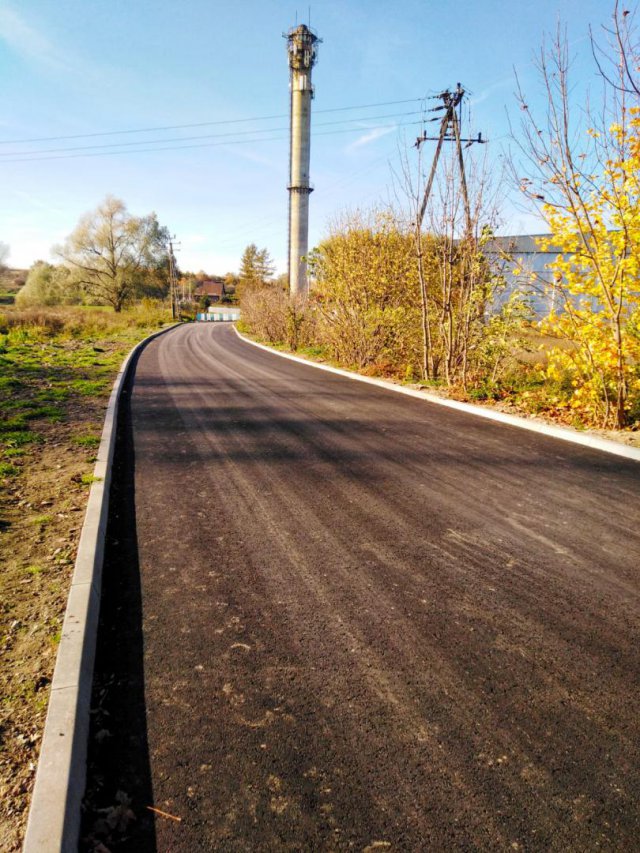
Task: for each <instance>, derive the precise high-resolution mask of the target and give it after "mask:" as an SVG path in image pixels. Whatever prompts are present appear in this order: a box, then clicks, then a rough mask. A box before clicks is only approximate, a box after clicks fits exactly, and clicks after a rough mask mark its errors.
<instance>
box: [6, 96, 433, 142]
mask: <svg viewBox="0 0 640 853" xmlns="http://www.w3.org/2000/svg"><path fill="white" fill-rule="evenodd" d="M423 100H424V98H405V99H404V100H401V101H379V102H378V103H376V104H354V105H352V106H349V107H332V108H330V109H324V110H314V112H315V113H316V114H317V113H339V112H346V111H348V110H365V109H371V108H373V107H390V106H395V105H397V104H412V103H416V102H418V101H423ZM288 117H289V116H288V113H280V114H278V115H271V116H253V117H252V118H233V119H219V120H217V121H201V122H195V123H192V124H168V125H164V126H156V127H139V128H134V129H127V130H104V131H97V132H94V133H74V134H67V135H65V136H39V137H33V138H31V139H1V140H0V145H22V144H25V143H29V142H59V141H61V140H63V139H89V138H93V137H96V136H118V135H124V134H130V133H154V132H156V131H161V130H187V129H189V128H194V127H213V126H214V125H222V124H242V123H243V122H251V121H271V120H274V119H279V118H288Z"/></svg>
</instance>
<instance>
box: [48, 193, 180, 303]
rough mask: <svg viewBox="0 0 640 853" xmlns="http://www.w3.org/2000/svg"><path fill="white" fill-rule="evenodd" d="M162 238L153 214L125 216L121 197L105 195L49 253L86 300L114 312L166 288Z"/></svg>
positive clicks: (162, 231) (164, 235)
mask: <svg viewBox="0 0 640 853" xmlns="http://www.w3.org/2000/svg"><path fill="white" fill-rule="evenodd" d="M168 237H169V235H168V231H167V229H166V228H163V227H162V226H160V224H159V223H158V219H157V217H156V214H155V213H150V214H149V215H148V216H142V217H136V216H131V214H130V213H129V212H128V210H127V208H126V205H125V204H124V202H123V201H121V200H120V199H117V198H114V197H113V196H107V198H106V199H105V200H104V201H103V202H102V204H101V205H99V206H98V208H97V209H96V210H95V211H93V212H91V213H88V214H86V215H85V216H83V217H82V219H81V220H80V222H79V223H78V226H77V227H76V229H75V230H74V231H73V233H72V234H70V235H69V237H68V238H67V240H66V241H65V243H64V245H63V246H62V247H59V248H57V249H56V250H55V251H56V253H57V254H58V256H59V257H61V258H62V259H63V261H64V262H65V263H66V264H67V265H68V266H69V267H70V268H71V269H72V270H73V271H74V272H75V273H76V277H77V280H78V282H79V283H80V284H81V285H82V287H83V288H84V290H85V292H86V293H87V294H88V295H89V296H90V297H91V298H93V299H97V300H98V301H100V302H101V303H104V304H107V305H111V306H113V309H114V311H116V312H119V311H121V310H122V309H123V307H124V306H125V304H126V303H127V302H129V301H131V300H132V299H133V298H134V297H135V296H136V295H139V294H144V293H145V291H147V292H148V291H149V290H151V291H155V292H157V291H158V288H159V287H160V289H162V290H164V292H166V252H167V243H168Z"/></svg>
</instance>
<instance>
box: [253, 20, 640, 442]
mask: <svg viewBox="0 0 640 853" xmlns="http://www.w3.org/2000/svg"><path fill="white" fill-rule="evenodd" d="M636 36H637V33H634V30H633V15H632V14H630V13H628V12H627V11H623V10H622V7H620V6H619V5H618V4H617V3H616V4H615V6H614V16H613V24H612V26H610V27H607V28H605V30H604V35H603V41H602V43H600V42H599V41H598V40H597V39H596V38H595V37H593V36H592V49H593V54H594V60H595V65H596V68H595V70H596V71H597V72H598V74H599V78H598V79H599V88H598V90H597V91H593V92H591V93H590V98H589V107H588V109H587V110H586V111H585V110H584V109H583V108H582V107H580V109H578V108H577V107H576V106H575V105H574V104H573V103H572V99H571V92H572V85H573V81H572V79H571V69H570V62H569V55H568V46H567V42H566V38H565V36H564V34H563V32H562V30H559V31H558V32H557V33H556V35H555V37H554V38H553V39H552V40H551V41H550V42H549V43H547V44H545V45H543V47H542V49H541V51H540V54H539V57H538V70H539V81H540V85H541V86H542V89H543V91H544V93H545V95H546V100H547V101H548V103H549V110H548V112H547V114H546V115H545V116H533V115H531V112H530V110H529V106H528V103H527V99H526V93H524V92H522V91H521V92H520V93H519V97H518V104H517V106H518V107H519V110H518V112H519V115H521V116H522V122H521V124H520V126H519V127H514V128H513V130H512V135H513V139H512V151H511V155H510V162H509V171H510V173H511V184H512V186H513V187H515V188H518V189H519V190H520V191H521V194H522V197H523V198H524V199H525V200H526V201H527V202H528V203H529V205H530V207H535V208H536V209H537V210H538V212H539V214H540V215H541V217H542V219H543V220H544V221H545V222H546V224H547V229H548V237H546V238H544V239H541V240H539V242H538V248H539V250H540V251H546V250H553V251H554V252H555V251H558V254H557V255H556V256H555V258H554V260H553V261H552V262H551V263H550V264H548V265H547V269H546V270H545V271H544V273H543V274H540V273H535V274H534V273H532V272H530V271H528V270H527V269H526V265H523V264H521V263H520V261H519V259H518V258H517V257H516V256H515V255H513V256H512V255H511V254H510V252H509V247H502V248H501V250H500V252H498V253H496V248H495V247H496V241H495V239H494V234H495V232H496V229H497V227H498V226H499V224H500V198H499V196H498V194H497V193H496V191H495V189H494V188H495V187H496V186H499V185H500V184H501V183H503V182H504V176H503V175H496V174H495V173H493V174H492V173H491V172H490V171H489V170H488V167H487V164H486V162H484V163H483V162H482V161H479V160H474V157H473V154H472V152H469V153H467V152H465V158H466V162H467V177H466V181H465V180H461V175H460V174H459V169H458V166H459V163H458V162H457V161H456V154H455V152H454V153H452V155H451V157H450V158H449V159H447V157H446V156H444V155H443V157H442V160H441V163H442V164H443V166H442V168H441V169H440V172H439V173H438V176H437V178H436V181H435V184H434V185H433V187H432V185H431V183H430V182H425V174H424V169H423V164H422V163H421V162H420V153H419V154H418V158H417V162H416V161H415V159H414V161H413V162H412V161H411V159H410V157H411V156H413V155H410V154H409V153H407V154H405V155H403V156H401V158H400V165H399V168H398V172H399V174H400V177H399V180H398V188H397V189H399V192H397V195H398V197H399V198H400V199H401V200H400V202H399V203H398V204H397V205H396V206H395V208H394V209H379V208H378V209H374V210H369V211H353V212H351V213H347V214H345V215H343V216H342V217H340V218H339V219H338V220H336V221H335V222H334V223H333V224H332V226H331V228H330V231H329V234H328V235H327V236H326V237H325V238H324V239H323V240H322V242H321V243H320V244H319V246H317V247H316V249H315V250H314V251H313V252H312V253H311V255H310V257H309V259H308V261H309V269H310V272H311V278H312V280H311V293H310V298H309V300H308V302H307V303H305V304H302V303H296V302H292V301H291V300H290V299H288V297H287V296H286V293H284V292H283V291H282V289H281V287H280V286H279V284H278V283H276V282H273V281H271V280H269V278H268V277H264V278H263V283H262V285H261V286H255V285H254V286H253V287H252V288H251V289H249V290H247V291H245V292H244V293H243V294H242V300H241V302H242V309H243V320H242V324H243V326H242V327H243V328H244V330H245V331H248V332H249V333H251V334H253V335H255V336H256V337H257V338H259V339H262V340H264V341H267V342H270V343H272V344H276V345H280V346H286V347H288V348H290V349H294V350H301V351H303V352H307V353H311V354H313V355H314V356H315V357H319V358H323V359H327V360H329V361H331V362H333V363H335V364H337V365H340V366H343V367H347V368H351V369H355V370H359V371H362V372H365V373H368V374H372V375H381V376H389V377H393V378H396V379H400V380H404V381H408V382H412V383H418V384H421V385H424V386H430V387H435V388H440V389H445V390H446V393H448V394H450V395H452V396H456V397H459V398H462V399H472V400H479V401H483V400H486V401H490V402H493V403H494V404H496V403H497V404H501V405H503V406H506V407H508V408H513V409H515V410H519V411H523V412H527V413H533V414H540V415H544V416H546V417H549V418H552V419H554V420H558V421H561V422H563V423H567V424H571V425H573V426H575V427H579V428H587V427H588V428H600V429H606V430H620V429H623V428H627V429H629V428H630V429H637V428H638V426H639V425H640V282H639V279H640V142H639V140H640V78H639V77H638V68H640V50H639V49H638V42H637V37H636ZM451 150H452V151H453V146H452V147H451ZM425 184H426V186H427V187H428V188H425ZM432 189H433V191H431V190H432ZM496 254H497V255H498V257H496ZM514 280H517V282H518V284H517V286H515V287H514V285H513V283H514ZM534 295H535V296H537V297H538V311H537V313H534V311H533V297H534ZM541 296H542V304H543V305H544V309H543V310H542V311H540V308H539V305H540V297H541Z"/></svg>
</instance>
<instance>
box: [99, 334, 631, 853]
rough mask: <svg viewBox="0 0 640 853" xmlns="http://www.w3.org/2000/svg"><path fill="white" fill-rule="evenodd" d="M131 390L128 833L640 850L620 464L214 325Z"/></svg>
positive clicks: (115, 735)
mask: <svg viewBox="0 0 640 853" xmlns="http://www.w3.org/2000/svg"><path fill="white" fill-rule="evenodd" d="M130 416H131V441H132V445H131V455H130V460H129V461H130V464H129V465H128V466H127V465H125V466H124V469H125V470H126V472H128V473H126V476H128V477H129V478H130V481H129V486H128V487H127V489H126V490H125V489H124V487H122V489H123V491H122V493H121V500H122V503H121V504H119V506H120V514H121V516H122V517H123V518H125V517H126V519H128V520H129V522H130V523H134V524H135V527H134V528H133V529H134V533H133V534H131V535H130V537H129V538H130V540H131V541H130V543H129V547H130V549H131V548H132V547H133V548H134V549H135V553H129V556H125V557H123V556H122V554H120V555H119V551H118V548H119V547H122V546H121V543H120V541H119V540H118V539H116V538H114V534H112V536H111V544H110V554H108V555H107V568H108V570H109V571H108V572H107V574H106V576H105V577H106V580H105V583H106V584H107V585H108V584H112V585H113V584H116V585H117V584H120V592H119V593H118V596H122V597H121V598H118V600H119V601H120V605H118V607H116V606H115V605H113V604H112V609H113V613H117V618H116V617H114V618H115V619H116V621H115V622H114V624H115V625H117V626H118V629H117V630H118V631H119V632H120V633H121V635H122V636H124V637H125V638H129V639H126V641H125V645H126V646H127V648H129V647H131V648H133V647H134V646H135V645H136V642H137V641H135V638H136V637H137V638H138V640H139V650H140V660H139V661H138V663H137V664H136V663H135V661H134V663H133V664H132V663H131V661H128V662H127V651H126V649H125V650H124V651H123V652H122V654H118V655H117V657H118V660H117V661H114V660H111V661H109V662H108V664H107V668H108V669H109V668H112V669H113V673H112V674H111V675H109V678H110V679H111V681H110V682H109V683H114V681H115V683H116V684H119V685H120V686H121V689H122V691H123V692H122V694H121V697H120V704H119V707H120V712H119V713H120V715H121V716H120V725H121V726H123V725H124V726H125V727H127V731H126V732H123V731H112V732H110V735H111V738H110V740H109V741H108V743H109V746H108V749H109V752H110V754H111V756H112V759H113V757H114V756H115V760H116V761H119V760H122V761H123V762H124V763H126V753H127V752H129V753H131V752H132V751H133V752H136V750H138V752H140V753H141V752H144V751H145V749H146V748H148V753H146V752H145V762H147V760H148V778H147V779H146V780H142V779H138V782H139V787H138V790H130V791H128V793H129V794H130V795H131V796H132V797H133V800H134V802H133V809H134V811H135V812H136V814H137V815H138V816H139V818H140V817H141V816H142V815H143V814H146V815H147V818H148V817H149V816H150V814H151V813H150V812H148V811H146V810H145V806H146V805H147V804H152V805H154V806H155V807H156V808H159V809H161V810H163V811H165V812H168V813H170V814H172V815H174V816H178V817H181V818H182V820H181V821H180V822H177V821H174V820H171V819H169V818H164V817H161V816H158V817H157V818H156V820H155V828H153V827H151V826H150V825H149V824H148V823H147V825H148V831H147V834H146V835H144V832H143V831H142V827H143V826H144V825H145V822H144V820H142V821H139V827H138V829H137V830H135V829H134V830H132V832H133V833H134V837H135V838H137V840H134V841H133V842H129V843H130V844H131V845H132V846H131V847H130V849H135V850H143V849H144V850H147V849H155V848H156V847H157V849H158V850H160V851H172V853H173V851H185V853H186V851H199V850H222V851H262V850H264V851H271V850H274V851H275V850H352V849H353V850H360V851H362V850H385V849H387V850H433V851H440V850H443V851H449V850H525V851H526V850H540V851H543V850H544V851H547V850H558V851H560V850H562V851H565V850H576V851H577V850H580V851H586V850H589V851H590V850H609V851H610V850H616V851H618V850H619V851H629V850H638V849H640V841H639V839H640V801H639V797H640V715H639V710H638V704H639V701H638V700H639V697H640V693H639V674H640V666H639V662H640V653H639V640H640V636H639V635H640V618H639V617H640V595H639V592H640V528H639V522H640V465H639V464H638V463H634V462H631V461H626V460H623V459H621V458H619V457H615V456H610V455H607V454H605V453H601V452H596V451H593V450H589V449H586V448H581V447H578V446H575V445H571V444H568V443H566V442H562V441H558V440H555V439H551V438H547V437H544V436H541V435H538V434H535V433H531V432H528V431H525V430H520V429H517V428H514V427H508V426H503V425H501V424H496V423H492V422H489V421H486V420H484V419H480V418H475V417H473V416H470V415H465V414H462V413H458V412H455V411H452V410H450V409H446V408H443V407H440V406H437V405H433V404H429V403H427V402H423V401H420V400H415V399H411V398H407V397H403V396H401V395H399V394H395V393H393V392H391V391H385V390H381V389H378V388H375V387H372V386H368V385H364V384H362V383H358V382H354V381H352V380H349V379H345V378H342V377H339V376H335V375H331V374H328V373H326V372H323V371H319V370H316V369H314V368H313V367H307V366H303V365H298V364H295V363H293V362H291V361H287V360H285V359H282V358H280V357H278V356H277V355H273V354H270V353H266V352H264V351H261V350H258V349H256V348H255V347H252V346H250V345H248V344H246V343H245V342H243V341H241V340H240V339H239V338H238V337H237V336H236V335H235V333H234V331H233V330H232V329H231V328H230V327H229V326H222V325H214V324H200V325H191V326H185V327H181V328H178V329H176V330H175V331H172V332H170V333H168V334H166V335H164V336H163V337H160V338H158V339H156V340H155V341H153V342H152V343H150V344H149V345H148V346H147V347H146V349H145V350H144V351H143V353H142V356H141V357H140V359H139V362H138V364H137V368H136V372H135V378H134V381H133V385H132V395H131V409H130ZM131 465H134V466H135V476H134V474H133V469H132V467H131ZM123 476H125V475H123ZM133 487H135V491H133ZM125 491H126V495H125V494H124V492H125ZM127 495H128V497H127ZM126 500H129V501H130V502H131V506H130V510H131V512H133V510H134V509H135V517H134V518H133V519H132V518H131V517H130V515H131V513H130V512H129V510H127V507H126ZM116 514H118V513H116ZM123 538H126V536H124V537H123ZM136 545H137V547H136ZM138 567H139V577H138ZM107 596H108V591H107ZM113 596H114V594H113V593H112V597H113ZM127 596H128V597H129V598H127ZM128 600H131V601H138V602H139V608H138V611H136V607H131V608H130V607H127V606H122V602H125V603H126V602H127V601H128ZM119 608H120V609H119ZM136 612H139V616H140V622H139V624H137V625H133V626H132V625H131V624H129V625H128V627H127V621H129V623H130V622H131V619H132V618H134V617H132V614H135V613H136ZM112 616H113V614H112ZM135 618H137V617H135ZM118 620H119V621H118ZM127 632H129V633H127ZM132 637H133V638H134V639H131V638H132ZM127 667H129V669H128V670H127ZM136 667H137V669H136ZM141 673H142V674H143V676H144V682H143V683H142V682H141V681H140V677H141ZM102 677H104V665H103V673H102ZM123 685H124V686H123ZM127 697H128V698H127ZM116 704H117V703H116ZM123 709H125V710H123ZM143 712H146V718H145V716H144V713H143ZM122 714H124V715H125V717H126V716H127V714H128V718H127V719H126V720H125V721H124V722H123V719H122ZM116 717H117V714H116ZM145 719H146V731H144V728H145ZM111 728H112V729H113V728H114V722H113V721H112V723H111ZM119 750H120V752H119ZM118 755H120V756H121V759H119V758H117V756H118ZM123 756H124V757H123ZM129 757H130V756H129ZM136 831H137V832H138V836H135V832H136ZM123 849H124V848H123Z"/></svg>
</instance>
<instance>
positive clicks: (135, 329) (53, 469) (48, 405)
mask: <svg viewBox="0 0 640 853" xmlns="http://www.w3.org/2000/svg"><path fill="white" fill-rule="evenodd" d="M169 322H170V311H169V309H168V308H167V307H166V306H165V305H163V303H161V302H155V301H147V302H144V303H141V304H138V305H136V306H131V307H130V308H128V309H125V310H123V311H122V312H120V313H119V314H116V313H115V312H114V311H113V310H112V309H97V308H82V307H60V306H59V307H49V308H46V307H45V308H38V309H24V310H20V309H17V308H12V307H7V308H4V309H1V310H0V541H1V546H2V547H1V549H0V551H1V555H2V556H1V559H0V696H1V697H2V698H1V704H0V848H1V849H2V850H18V849H20V845H21V838H22V834H23V831H24V821H25V819H26V809H27V806H28V801H29V795H30V791H31V787H32V783H33V778H34V774H35V767H36V762H37V758H38V750H39V743H40V738H41V736H42V730H43V726H44V718H45V714H46V708H47V701H48V695H49V685H50V682H51V677H52V674H53V666H54V663H55V655H56V652H57V646H58V643H59V640H60V630H61V625H62V618H63V615H64V609H65V606H66V599H67V594H68V588H69V581H70V578H71V574H72V570H73V565H74V562H75V554H76V549H77V543H78V538H79V534H80V530H81V527H82V523H83V518H84V509H85V505H86V500H87V497H88V494H89V488H90V485H91V482H92V470H93V463H94V461H95V454H96V451H97V447H98V445H99V443H100V436H101V433H102V424H103V420H104V410H105V407H106V404H107V400H108V397H109V394H110V391H111V386H112V384H113V380H114V378H115V375H116V373H117V371H118V369H119V367H120V365H121V363H122V360H123V358H124V356H125V354H126V353H127V352H128V351H129V350H130V349H131V348H132V347H133V346H134V344H135V343H136V342H137V341H139V340H140V339H142V338H143V337H145V336H146V335H148V334H150V333H151V332H153V331H157V330H158V329H159V328H161V327H162V325H164V324H166V323H169Z"/></svg>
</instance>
